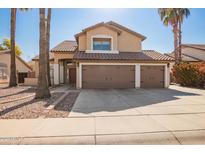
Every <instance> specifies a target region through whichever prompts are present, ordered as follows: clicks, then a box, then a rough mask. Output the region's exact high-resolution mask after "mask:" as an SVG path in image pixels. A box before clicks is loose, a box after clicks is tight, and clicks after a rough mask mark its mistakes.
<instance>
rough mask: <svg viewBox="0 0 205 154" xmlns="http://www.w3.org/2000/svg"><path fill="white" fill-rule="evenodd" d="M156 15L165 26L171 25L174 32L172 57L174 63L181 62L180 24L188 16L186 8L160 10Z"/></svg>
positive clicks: (188, 12)
mask: <svg viewBox="0 0 205 154" xmlns="http://www.w3.org/2000/svg"><path fill="white" fill-rule="evenodd" d="M158 13H159V15H160V17H161V20H162V21H163V23H164V25H165V26H168V25H171V26H172V27H173V32H174V53H175V54H174V55H175V61H176V62H177V63H178V62H179V61H180V60H181V38H182V37H181V24H182V22H183V20H184V17H188V16H189V14H190V11H189V9H187V8H161V9H158Z"/></svg>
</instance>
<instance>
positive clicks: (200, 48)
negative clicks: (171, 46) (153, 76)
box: [165, 44, 205, 62]
mask: <svg viewBox="0 0 205 154" xmlns="http://www.w3.org/2000/svg"><path fill="white" fill-rule="evenodd" d="M181 48H182V61H186V62H204V61H205V44H182V45H181ZM165 55H168V56H170V57H172V58H174V52H172V53H170V54H165Z"/></svg>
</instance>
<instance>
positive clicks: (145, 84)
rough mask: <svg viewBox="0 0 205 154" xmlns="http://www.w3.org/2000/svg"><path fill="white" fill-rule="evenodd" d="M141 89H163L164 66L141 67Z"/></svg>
mask: <svg viewBox="0 0 205 154" xmlns="http://www.w3.org/2000/svg"><path fill="white" fill-rule="evenodd" d="M140 71H141V77H140V78H141V85H140V86H141V87H142V88H163V87H164V66H141V70H140Z"/></svg>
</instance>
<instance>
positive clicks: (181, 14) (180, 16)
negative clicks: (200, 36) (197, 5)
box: [177, 8, 190, 61]
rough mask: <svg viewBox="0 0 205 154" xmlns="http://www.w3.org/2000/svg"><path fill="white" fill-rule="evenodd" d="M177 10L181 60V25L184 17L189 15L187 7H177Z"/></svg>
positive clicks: (180, 56) (180, 58) (180, 57)
mask: <svg viewBox="0 0 205 154" xmlns="http://www.w3.org/2000/svg"><path fill="white" fill-rule="evenodd" d="M177 10H178V22H179V61H181V60H182V54H181V53H182V51H181V42H182V31H181V25H182V23H183V21H184V17H186V18H187V17H188V16H189V15H190V11H189V9H187V8H179V9H177Z"/></svg>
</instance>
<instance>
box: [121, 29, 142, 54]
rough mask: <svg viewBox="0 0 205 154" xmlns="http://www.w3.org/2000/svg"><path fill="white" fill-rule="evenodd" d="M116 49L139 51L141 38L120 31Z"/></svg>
mask: <svg viewBox="0 0 205 154" xmlns="http://www.w3.org/2000/svg"><path fill="white" fill-rule="evenodd" d="M118 49H119V51H124V52H136V51H140V50H141V49H142V48H141V39H140V38H139V37H136V36H135V35H133V34H131V33H128V32H126V31H122V33H121V34H120V35H119V36H118Z"/></svg>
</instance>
